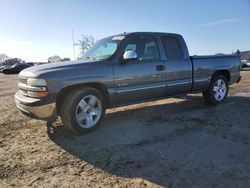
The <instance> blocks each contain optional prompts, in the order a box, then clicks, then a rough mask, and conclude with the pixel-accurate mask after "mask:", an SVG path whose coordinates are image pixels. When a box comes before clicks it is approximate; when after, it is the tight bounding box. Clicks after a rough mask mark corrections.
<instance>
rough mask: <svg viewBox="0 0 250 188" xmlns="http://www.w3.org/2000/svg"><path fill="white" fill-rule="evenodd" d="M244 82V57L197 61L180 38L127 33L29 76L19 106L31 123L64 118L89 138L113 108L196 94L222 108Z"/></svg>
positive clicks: (38, 68)
mask: <svg viewBox="0 0 250 188" xmlns="http://www.w3.org/2000/svg"><path fill="white" fill-rule="evenodd" d="M240 78H241V76H240V57H239V56H236V55H227V56H194V57H191V56H189V52H188V49H187V46H186V44H185V41H184V39H183V38H182V36H181V35H179V34H170V33H149V32H135V33H124V34H120V35H115V36H111V37H107V38H104V39H102V40H99V41H98V42H97V43H96V44H95V45H94V46H93V47H92V48H90V49H89V50H88V51H87V52H86V53H85V55H84V57H83V59H82V60H79V61H73V62H58V63H50V64H46V65H40V66H35V67H31V68H27V69H25V70H23V71H22V72H20V74H19V84H18V87H19V91H18V92H17V93H16V94H15V101H16V106H17V107H18V108H19V109H20V110H21V111H22V112H23V113H25V114H27V115H29V116H31V117H34V118H38V119H42V120H46V121H52V120H55V119H56V118H57V117H58V116H60V117H61V119H62V122H63V124H64V126H65V127H66V128H67V129H68V130H70V131H73V132H79V133H83V132H89V131H92V130H93V129H95V128H96V127H97V126H98V125H99V122H100V121H101V119H102V117H103V115H104V114H105V110H106V109H107V108H113V107H117V106H122V105H127V104H133V103H139V102H144V101H150V100H156V99H162V98H166V97H170V96H177V95H183V94H187V93H190V92H195V93H198V92H201V93H203V97H204V99H205V101H206V102H207V103H209V104H213V105H216V104H219V103H221V102H222V101H224V100H225V99H226V97H227V94H228V85H229V84H233V83H236V82H239V81H240Z"/></svg>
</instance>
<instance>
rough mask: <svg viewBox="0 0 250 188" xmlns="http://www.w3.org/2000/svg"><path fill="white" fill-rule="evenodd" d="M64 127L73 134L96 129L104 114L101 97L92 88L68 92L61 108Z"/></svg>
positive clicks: (103, 103)
mask: <svg viewBox="0 0 250 188" xmlns="http://www.w3.org/2000/svg"><path fill="white" fill-rule="evenodd" d="M60 112H61V118H62V122H63V124H64V126H65V127H66V128H67V129H68V130H70V131H72V132H75V133H87V132H91V131H93V130H94V129H96V128H97V127H98V125H99V122H100V121H101V119H102V117H103V114H104V113H105V102H104V97H103V95H102V94H101V93H100V92H99V91H98V90H96V89H94V88H83V89H78V90H76V91H73V92H70V93H69V94H68V95H67V96H66V98H65V99H64V101H63V104H62V106H61V110H60Z"/></svg>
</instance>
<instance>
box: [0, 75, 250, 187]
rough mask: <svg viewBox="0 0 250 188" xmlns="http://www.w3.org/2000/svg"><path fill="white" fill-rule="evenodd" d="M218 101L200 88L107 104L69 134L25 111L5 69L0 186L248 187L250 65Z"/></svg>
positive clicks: (0, 94) (0, 88)
mask: <svg viewBox="0 0 250 188" xmlns="http://www.w3.org/2000/svg"><path fill="white" fill-rule="evenodd" d="M242 76H243V79H242V81H241V82H240V83H239V84H235V85H233V86H230V96H229V97H228V99H227V100H226V101H225V102H224V103H223V104H221V105H219V106H208V105H207V104H205V103H204V101H203V99H202V97H201V95H200V94H196V95H189V96H188V97H187V98H175V99H173V98H171V99H166V100H161V101H157V102H149V103H144V104H139V105H132V106H127V107H123V108H117V109H112V110H108V111H107V115H106V116H105V118H104V121H103V123H102V126H101V127H100V128H99V129H97V130H96V131H95V132H93V133H90V134H87V135H82V136H76V135H71V134H69V133H68V132H67V131H66V130H65V129H64V127H63V126H62V124H61V122H60V120H59V121H58V122H56V123H54V124H53V125H50V124H48V125H47V123H46V122H43V121H39V120H34V119H31V118H29V117H26V116H24V115H22V114H21V113H20V112H19V111H18V110H17V108H16V107H15V103H14V93H15V92H16V91H17V81H18V79H17V75H3V74H1V75H0V104H1V105H0V187H11V186H15V187H27V186H31V187H169V188H175V187H185V188H186V187H192V188H196V187H197V188H200V187H202V188H206V187H211V188H217V187H226V188H230V187H234V188H241V187H242V188H246V187H250V71H243V72H242Z"/></svg>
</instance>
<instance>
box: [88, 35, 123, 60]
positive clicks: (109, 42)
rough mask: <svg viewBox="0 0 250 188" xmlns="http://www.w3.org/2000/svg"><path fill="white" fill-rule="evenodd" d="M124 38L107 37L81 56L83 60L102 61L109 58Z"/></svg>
mask: <svg viewBox="0 0 250 188" xmlns="http://www.w3.org/2000/svg"><path fill="white" fill-rule="evenodd" d="M123 38H124V37H108V38H105V39H101V40H99V41H98V42H97V43H95V44H94V45H93V46H92V47H91V48H90V49H89V50H88V51H87V52H86V53H85V54H84V56H83V59H91V60H104V59H107V58H109V57H111V56H112V55H113V54H114V53H115V52H116V50H117V49H118V45H119V44H120V42H121V41H122V40H123Z"/></svg>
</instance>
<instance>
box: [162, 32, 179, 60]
mask: <svg viewBox="0 0 250 188" xmlns="http://www.w3.org/2000/svg"><path fill="white" fill-rule="evenodd" d="M161 41H162V43H163V47H164V51H165V54H166V57H167V59H183V58H184V53H183V49H182V46H181V43H180V41H179V40H178V38H177V37H171V36H163V37H161Z"/></svg>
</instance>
